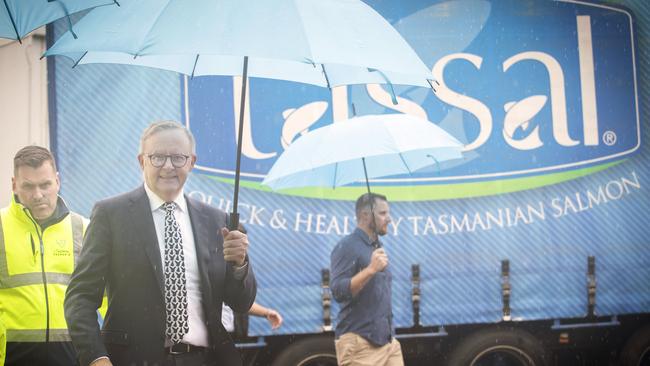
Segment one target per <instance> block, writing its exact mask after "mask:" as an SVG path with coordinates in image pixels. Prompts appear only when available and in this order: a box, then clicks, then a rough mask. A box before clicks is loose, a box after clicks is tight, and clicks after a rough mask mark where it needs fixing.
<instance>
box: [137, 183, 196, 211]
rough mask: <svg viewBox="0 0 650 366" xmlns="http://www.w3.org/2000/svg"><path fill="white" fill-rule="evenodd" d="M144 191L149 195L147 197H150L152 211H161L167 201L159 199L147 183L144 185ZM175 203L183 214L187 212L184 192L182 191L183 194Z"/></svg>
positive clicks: (177, 197)
mask: <svg viewBox="0 0 650 366" xmlns="http://www.w3.org/2000/svg"><path fill="white" fill-rule="evenodd" d="M144 191H145V192H146V193H147V197H149V206H150V207H151V211H152V212H153V211H156V210H157V209H161V207H160V206H162V205H163V204H164V203H165V201H164V200H163V199H162V198H160V197H158V195H157V194H155V193H154V192H153V191H152V190H151V189H149V186H148V185H147V183H146V182H145V183H144ZM173 202H174V203H176V206H178V208H179V209H180V211H181V212H187V201H186V200H185V194H183V190H181V193H179V194H178V196H176V198H174V201H173Z"/></svg>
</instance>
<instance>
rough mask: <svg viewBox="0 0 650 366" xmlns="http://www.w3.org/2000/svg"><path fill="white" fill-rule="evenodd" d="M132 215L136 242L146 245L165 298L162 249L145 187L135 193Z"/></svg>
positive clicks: (131, 207) (152, 267) (145, 247)
mask: <svg viewBox="0 0 650 366" xmlns="http://www.w3.org/2000/svg"><path fill="white" fill-rule="evenodd" d="M129 213H130V215H131V222H132V223H136V227H135V229H134V230H133V235H134V236H135V237H136V240H135V242H136V243H140V244H141V245H144V250H145V252H146V253H147V257H149V262H150V264H151V269H152V270H153V271H154V274H155V276H156V280H157V282H158V287H159V288H160V294H161V296H163V298H164V293H165V285H164V278H163V266H162V257H161V254H160V247H159V246H158V236H157V235H156V226H155V225H154V222H153V215H152V213H151V205H150V204H149V197H147V192H145V190H144V186H142V187H140V188H139V189H137V190H136V191H135V195H134V196H133V199H132V201H131V206H130V207H129Z"/></svg>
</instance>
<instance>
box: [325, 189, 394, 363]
mask: <svg viewBox="0 0 650 366" xmlns="http://www.w3.org/2000/svg"><path fill="white" fill-rule="evenodd" d="M355 208H356V216H357V227H356V229H355V230H354V232H352V233H351V234H350V235H348V236H346V237H345V238H343V239H342V240H341V241H340V242H339V243H338V244H337V245H336V247H334V249H333V250H332V254H331V273H332V283H331V288H332V294H333V295H334V299H336V301H337V302H339V303H340V305H341V308H340V312H339V315H338V324H337V326H336V332H335V334H336V341H335V344H336V357H337V359H338V364H339V365H341V366H345V365H377V366H402V365H404V361H403V357H402V349H401V346H400V344H399V342H398V341H397V340H396V339H395V338H394V329H393V324H392V323H393V322H392V320H393V315H392V309H391V281H392V276H391V272H390V268H389V267H388V255H387V254H386V251H385V250H384V248H383V246H382V244H381V242H380V241H379V237H380V236H383V235H386V233H387V232H388V224H389V223H390V222H391V218H390V209H389V207H388V201H387V199H386V197H385V196H382V195H380V194H375V193H366V194H364V195H362V196H361V197H359V199H357V203H356V207H355Z"/></svg>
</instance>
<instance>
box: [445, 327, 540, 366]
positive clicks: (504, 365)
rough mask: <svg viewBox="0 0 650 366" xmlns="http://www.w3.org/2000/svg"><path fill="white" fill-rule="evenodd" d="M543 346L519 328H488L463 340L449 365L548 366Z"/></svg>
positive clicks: (450, 359)
mask: <svg viewBox="0 0 650 366" xmlns="http://www.w3.org/2000/svg"><path fill="white" fill-rule="evenodd" d="M547 363H548V357H547V355H546V352H545V351H544V348H543V347H542V345H541V343H540V342H539V341H538V340H537V339H536V338H535V337H533V336H532V335H530V334H529V333H527V332H524V331H521V330H517V329H486V330H482V331H479V332H477V333H474V334H472V335H471V336H470V337H468V338H467V339H465V340H463V341H462V342H461V343H460V344H459V345H458V346H457V347H456V348H455V349H454V351H453V352H452V354H451V356H450V358H449V363H448V366H546V365H547Z"/></svg>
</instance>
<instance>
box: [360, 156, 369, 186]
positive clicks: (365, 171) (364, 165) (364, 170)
mask: <svg viewBox="0 0 650 366" xmlns="http://www.w3.org/2000/svg"><path fill="white" fill-rule="evenodd" d="M361 161H362V162H363V174H365V176H366V188H367V189H368V193H370V182H369V181H368V169H367V168H366V158H361Z"/></svg>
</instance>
